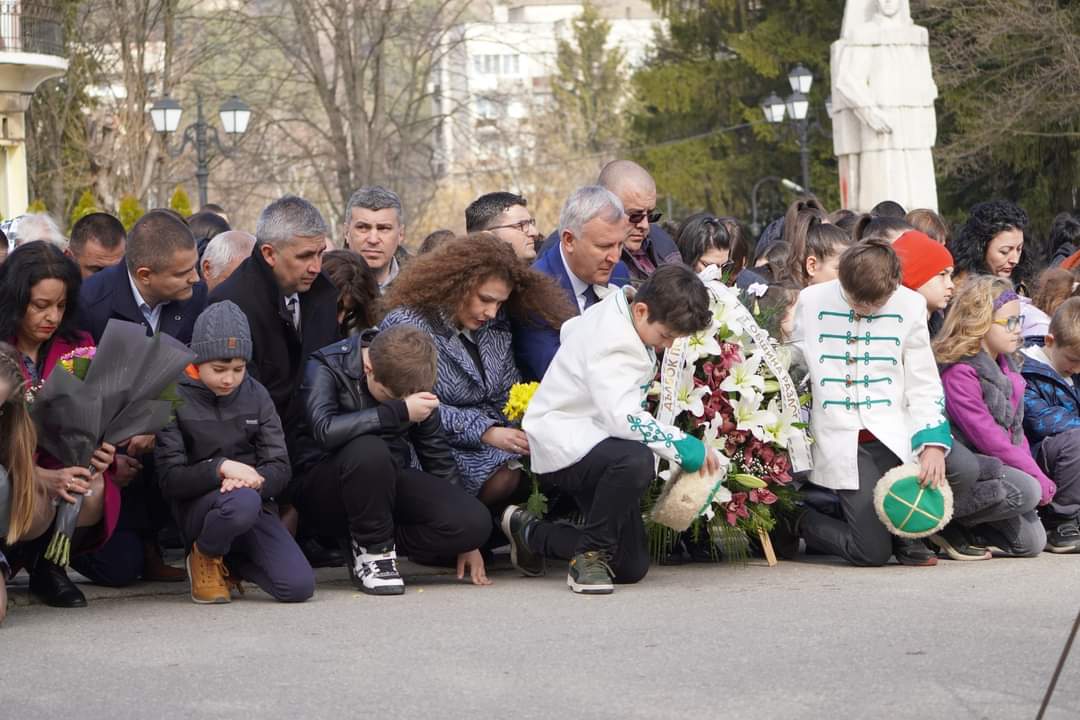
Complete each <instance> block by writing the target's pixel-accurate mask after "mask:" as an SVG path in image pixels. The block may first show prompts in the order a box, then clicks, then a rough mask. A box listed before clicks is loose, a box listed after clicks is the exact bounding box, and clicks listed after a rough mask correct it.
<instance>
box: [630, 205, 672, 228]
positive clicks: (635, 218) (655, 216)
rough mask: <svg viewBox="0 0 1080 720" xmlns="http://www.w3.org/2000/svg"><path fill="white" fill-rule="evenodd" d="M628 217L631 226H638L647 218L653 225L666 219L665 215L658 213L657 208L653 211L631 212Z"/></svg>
mask: <svg viewBox="0 0 1080 720" xmlns="http://www.w3.org/2000/svg"><path fill="white" fill-rule="evenodd" d="M626 217H628V218H629V219H630V224H631V225H637V224H638V223H639V222H641V221H642V220H644V219H645V218H648V219H649V222H651V223H654V222H660V218H662V217H664V213H662V212H656V209H655V208H654V209H652V210H631V211H630V212H628V213H626Z"/></svg>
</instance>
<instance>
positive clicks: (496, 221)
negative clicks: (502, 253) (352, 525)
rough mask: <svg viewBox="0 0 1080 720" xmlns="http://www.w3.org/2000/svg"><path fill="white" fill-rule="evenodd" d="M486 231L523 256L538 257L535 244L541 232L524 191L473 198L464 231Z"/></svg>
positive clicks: (526, 259)
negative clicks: (537, 227)
mask: <svg viewBox="0 0 1080 720" xmlns="http://www.w3.org/2000/svg"><path fill="white" fill-rule="evenodd" d="M484 231H487V232H490V233H492V234H494V235H495V237H497V238H499V239H500V240H502V241H503V242H505V243H507V244H509V245H510V247H512V248H514V252H515V253H517V256H518V257H519V258H521V259H522V260H525V261H527V262H532V261H533V260H535V259H536V246H537V243H538V241H539V240H540V239H541V237H542V236H541V235H540V232H539V231H538V230H537V229H536V220H534V219H533V216H532V213H530V212H529V209H528V207H527V202H526V200H525V198H523V197H522V196H521V195H515V194H514V193H510V192H493V193H488V194H486V195H481V196H480V197H478V198H476V200H473V202H472V204H471V205H469V207H467V208H465V232H467V233H469V234H472V233H474V232H484Z"/></svg>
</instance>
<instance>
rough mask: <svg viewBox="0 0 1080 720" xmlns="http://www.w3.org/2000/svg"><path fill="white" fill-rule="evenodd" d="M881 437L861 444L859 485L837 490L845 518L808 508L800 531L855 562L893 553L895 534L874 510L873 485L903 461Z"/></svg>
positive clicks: (880, 561) (818, 546)
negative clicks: (890, 532)
mask: <svg viewBox="0 0 1080 720" xmlns="http://www.w3.org/2000/svg"><path fill="white" fill-rule="evenodd" d="M902 464H903V463H901V462H900V458H898V457H896V455H894V454H893V452H892V451H891V450H889V448H887V447H885V445H884V444H882V443H881V441H879V440H872V441H870V442H865V443H860V444H859V487H858V489H857V490H837V491H836V495H837V497H838V498H840V511H841V514H842V515H843V518H842V519H838V518H834V517H830V516H828V515H825V514H824V513H821V512H818V511H817V510H813V509H810V510H807V511H806V514H805V515H803V517H802V522H801V524H800V526H799V534H800V535H802V536H803V538H805V539H806V545H807V547H812V548H814V549H815V550H818V551H821V552H824V553H826V554H828V555H838V556H839V557H842V558H844V559H845V560H847V561H848V562H849V563H851V564H852V565H866V566H873V565H884V564H885V563H887V562H888V561H889V558H890V557H892V554H893V547H892V536H891V535H890V534H889V531H888V530H886V529H885V526H884V525H883V524H882V523H881V520H879V519H878V516H877V512H876V511H875V510H874V487H875V486H876V485H877V481H878V480H879V479H880V478H881V476H882V475H884V474H885V473H887V472H888V471H889V470H892V469H893V468H894V467H896V466H898V465H902Z"/></svg>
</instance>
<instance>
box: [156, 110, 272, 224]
mask: <svg viewBox="0 0 1080 720" xmlns="http://www.w3.org/2000/svg"><path fill="white" fill-rule="evenodd" d="M181 114H183V108H181V107H180V103H178V102H176V101H175V100H173V99H172V98H170V97H168V96H166V97H163V98H161V99H160V100H158V101H157V102H156V103H154V104H153V106H152V107H151V108H150V120H151V121H152V122H153V124H154V131H155V132H157V133H159V134H160V135H161V136H162V138H163V142H164V145H165V151H166V152H167V153H168V154H169V156H170V157H179V155H180V154H181V153H182V152H184V150H185V149H186V148H187V146H188V145H193V146H194V147H195V163H196V165H195V178H196V180H197V181H198V184H199V207H202V206H204V205H206V203H207V197H206V195H207V183H208V181H209V178H210V145H211V143H213V145H214V146H216V147H217V149H218V152H220V153H221V154H222V155H223V156H225V157H232V155H233V149H234V148H235V147H236V143H237V141H238V140H239V138H240V136H241V135H243V134H244V132H245V131H246V130H247V126H248V122H249V121H250V120H251V108H249V107H248V106H247V105H246V104H245V103H244V101H243V100H241V99H240V98H238V97H236V96H235V95H233V96H232V97H231V98H229V99H228V100H226V101H225V104H224V105H222V106H221V110H219V111H218V116H219V117H220V118H221V127H222V129H223V130H224V131H225V134H226V135H229V136H230V137H232V138H233V141H232V143H231V144H230V145H229V146H228V147H226V146H225V145H224V144H222V142H221V139H220V137H219V136H218V131H217V128H216V127H214V126H213V125H211V124H210V123H209V122H207V120H206V118H205V117H204V116H203V105H202V95H198V94H197V95H196V96H195V122H193V123H191V124H190V125H188V126H187V127H186V128H184V137H183V140H182V141H181V143H180V145H179V147H175V148H173V147H169V135H170V134H172V133H174V132H176V131H177V128H178V127H179V126H180V115H181Z"/></svg>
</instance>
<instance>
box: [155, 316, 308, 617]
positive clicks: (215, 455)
mask: <svg viewBox="0 0 1080 720" xmlns="http://www.w3.org/2000/svg"><path fill="white" fill-rule="evenodd" d="M191 349H192V350H193V351H194V352H195V353H196V359H195V363H194V365H192V366H190V367H189V368H188V377H185V378H184V379H183V380H181V381H180V383H179V385H178V388H177V390H178V393H179V395H180V397H181V399H182V400H183V403H182V404H181V405H180V407H179V409H178V410H177V411H176V419H175V420H174V421H173V422H172V423H171V424H170V425H169V426H168V427H167V428H165V429H164V430H162V431H161V432H160V433H159V434H158V437H157V447H156V449H155V450H154V460H155V462H156V464H157V468H158V479H159V482H160V483H161V491H162V494H163V495H164V496H165V498H166V499H168V500H170V501H171V502H172V503H173V510H174V512H175V514H176V517H177V522H178V523H179V525H180V529H181V531H182V532H183V533H184V537H185V540H186V541H187V542H188V543H190V544H191V552H190V553H189V554H188V558H187V568H188V575H189V576H190V578H191V599H192V600H194V601H195V602H197V603H227V602H229V601H230V593H229V584H228V583H227V581H226V578H228V577H229V575H230V572H235V573H236V574H237V575H239V576H240V578H243V579H247V580H250V581H252V582H254V583H256V584H257V585H258V586H259V587H261V588H262V589H263V590H265V591H266V592H267V593H269V594H270V595H272V596H273V597H274V598H275V599H277V600H281V601H283V602H302V601H304V600H307V599H308V598H310V597H311V596H312V594H313V593H314V592H315V575H314V573H313V572H312V570H311V566H310V565H308V562H307V560H305V559H304V555H303V553H301V552H300V548H299V547H298V546H297V544H296V542H295V541H294V540H293V539H292V536H291V535H289V532H288V531H287V530H286V529H285V527H284V526H283V525H282V524H281V521H280V520H278V516H277V513H276V512H272V511H271V510H270V509H267V508H266V507H264V505H266V504H272V503H273V499H274V495H276V494H277V493H279V492H281V491H282V490H283V489H284V488H285V486H286V485H288V483H289V477H290V469H289V456H288V453H287V452H286V450H285V437H284V434H283V433H282V430H281V420H280V419H279V418H278V415H277V413H276V412H275V411H274V403H273V402H272V401H271V399H270V394H269V393H267V391H266V388H264V387H263V386H262V385H260V384H259V383H258V381H256V380H255V379H253V378H252V377H251V376H249V375H247V374H246V365H247V361H248V360H250V358H251V332H250V330H249V328H248V323H247V318H246V317H244V313H243V312H242V311H241V310H240V308H239V307H237V306H236V305H235V304H234V303H232V302H230V301H228V300H226V301H224V302H220V303H217V304H215V305H211V306H210V307H208V308H207V309H206V310H204V311H203V313H202V314H201V315H199V317H198V319H197V320H196V321H195V329H194V333H193V335H192V339H191Z"/></svg>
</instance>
